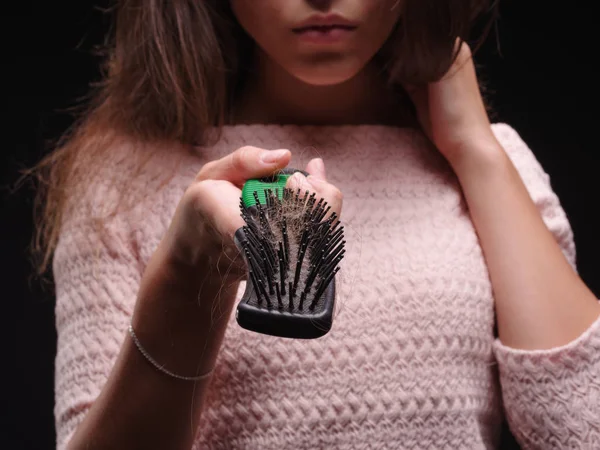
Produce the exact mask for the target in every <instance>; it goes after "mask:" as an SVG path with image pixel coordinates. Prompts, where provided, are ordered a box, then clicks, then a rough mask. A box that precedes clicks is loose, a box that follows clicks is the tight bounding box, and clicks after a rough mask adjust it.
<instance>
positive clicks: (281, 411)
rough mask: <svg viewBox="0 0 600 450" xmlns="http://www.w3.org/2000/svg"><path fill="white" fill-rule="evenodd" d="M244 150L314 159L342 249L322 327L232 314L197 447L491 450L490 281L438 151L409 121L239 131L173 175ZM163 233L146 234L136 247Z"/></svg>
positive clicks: (148, 246) (185, 180)
mask: <svg viewBox="0 0 600 450" xmlns="http://www.w3.org/2000/svg"><path fill="white" fill-rule="evenodd" d="M242 145H254V146H260V147H264V148H268V149H275V148H289V149H290V150H291V151H292V161H291V163H290V166H292V167H296V168H304V166H305V164H306V162H308V161H309V160H310V159H311V158H313V157H317V156H320V157H322V158H323V159H324V161H325V166H326V170H327V176H328V180H329V182H331V183H333V184H335V185H336V186H337V187H339V188H340V189H341V191H342V192H343V194H344V205H343V210H342V216H341V217H342V222H343V224H344V226H345V236H346V237H345V238H346V241H347V243H346V248H347V251H346V256H345V258H344V260H343V261H342V263H341V266H342V269H341V271H340V272H339V273H338V275H337V276H336V283H337V285H336V287H337V292H338V294H337V311H336V316H335V319H334V324H333V328H332V330H331V332H330V333H329V334H327V335H326V336H325V337H323V338H320V339H316V340H309V341H302V340H287V339H282V338H275V337H271V336H264V335H259V334H256V333H252V332H249V331H246V330H244V329H242V328H240V327H239V326H238V325H237V324H236V323H235V318H234V315H232V317H231V323H230V326H229V327H228V329H227V332H226V336H225V340H224V344H223V347H222V350H221V353H220V356H219V360H218V364H217V367H216V369H215V373H214V377H213V380H212V382H211V385H210V390H209V393H208V397H207V399H206V406H205V410H204V413H203V415H202V418H201V422H200V426H199V429H198V434H197V440H196V444H195V447H194V448H195V449H205V448H211V449H213V448H214V449H217V448H223V449H278V450H279V449H320V448H327V449H329V448H335V449H370V448H435V449H442V448H452V449H457V448H469V449H474V448H494V447H495V446H496V444H497V441H498V436H499V431H500V424H501V422H502V412H501V403H500V390H499V385H498V381H497V373H496V366H495V362H494V358H493V354H492V343H493V340H494V333H493V328H494V308H493V295H492V288H491V283H490V280H489V277H488V272H487V268H486V265H485V261H484V258H483V254H482V251H481V248H480V246H479V244H478V240H477V235H476V232H475V229H474V227H473V225H472V223H471V220H470V218H469V214H468V210H467V208H466V204H465V202H464V199H463V197H462V194H461V190H460V186H459V184H458V181H457V179H456V177H455V176H454V174H453V172H452V170H451V168H450V166H449V165H448V164H447V163H446V161H445V160H444V158H443V157H442V156H441V155H440V154H439V153H438V152H437V151H436V150H435V148H433V146H431V144H429V143H428V141H427V140H426V139H425V138H424V137H423V136H422V135H421V134H420V133H418V132H416V131H412V130H408V129H395V128H391V127H378V126H362V127H324V128H311V127H294V126H290V127H280V126H260V125H257V126H237V127H226V128H225V130H224V134H223V137H222V139H221V141H220V142H219V143H218V144H217V145H215V146H212V147H207V148H198V149H197V155H196V156H194V157H190V158H188V159H186V161H185V167H184V168H183V169H182V171H180V173H179V175H178V178H177V180H178V181H177V182H178V183H181V187H182V188H183V187H185V186H186V185H187V184H189V183H190V182H191V181H192V180H193V177H194V175H195V174H196V173H197V171H198V170H199V168H200V167H201V166H202V164H204V163H205V162H207V161H209V160H211V159H214V158H218V157H220V156H224V155H225V154H227V153H229V152H231V151H233V150H235V149H236V148H238V147H240V146H242ZM172 200H173V202H172V204H170V205H169V208H171V212H173V211H174V209H175V206H176V199H175V197H173V199H172ZM163 222H164V223H165V224H166V223H168V222H165V221H163ZM163 232H164V230H160V229H156V228H154V229H153V231H152V233H153V234H152V235H151V236H147V237H146V239H145V243H144V249H143V251H142V254H143V255H144V258H146V259H147V258H149V255H150V254H151V253H152V251H153V249H154V248H155V247H156V245H158V242H159V241H160V238H161V236H162V233H163ZM244 288H245V283H244V282H242V283H241V285H240V289H239V292H238V296H237V299H236V304H237V302H238V301H239V299H240V298H241V295H242V293H243V291H244Z"/></svg>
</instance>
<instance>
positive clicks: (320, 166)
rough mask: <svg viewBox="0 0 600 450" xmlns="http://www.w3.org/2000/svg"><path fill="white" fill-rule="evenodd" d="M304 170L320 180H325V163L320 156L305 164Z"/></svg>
mask: <svg viewBox="0 0 600 450" xmlns="http://www.w3.org/2000/svg"><path fill="white" fill-rule="evenodd" d="M306 171H307V172H308V173H309V174H310V175H312V176H314V177H317V178H320V179H321V180H324V181H325V180H327V174H326V173H325V164H324V163H323V160H322V159H321V158H313V159H311V160H310V161H309V162H308V164H307V165H306Z"/></svg>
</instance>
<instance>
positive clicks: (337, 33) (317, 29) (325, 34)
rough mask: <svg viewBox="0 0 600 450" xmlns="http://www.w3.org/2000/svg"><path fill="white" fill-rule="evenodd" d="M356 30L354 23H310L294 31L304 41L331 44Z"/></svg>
mask: <svg viewBox="0 0 600 450" xmlns="http://www.w3.org/2000/svg"><path fill="white" fill-rule="evenodd" d="M354 30H356V27H355V26H352V25H310V26H306V27H302V28H295V29H293V30H292V31H293V32H294V33H295V34H296V35H297V36H298V37H299V38H300V39H301V40H302V41H304V42H311V43H315V44H330V43H335V42H339V41H342V40H344V39H347V38H348V37H350V36H351V35H352V33H353V32H354Z"/></svg>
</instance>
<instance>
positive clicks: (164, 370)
mask: <svg viewBox="0 0 600 450" xmlns="http://www.w3.org/2000/svg"><path fill="white" fill-rule="evenodd" d="M129 334H130V335H131V338H132V339H133V342H135V346H136V347H137V348H138V350H139V351H140V353H141V354H142V355H144V358H146V359H147V360H148V361H149V362H150V363H151V364H152V365H153V366H154V367H156V368H157V369H158V370H160V371H161V372H162V373H164V374H166V375H169V376H170V377H172V378H177V379H178V380H185V381H199V380H202V379H204V378H208V377H209V376H211V375H212V373H213V370H212V369H211V370H209V371H208V372H206V373H203V374H202V375H196V376H193V377H186V376H183V375H177V374H176V373H173V372H171V371H169V370H167V369H165V368H164V367H163V366H161V365H160V364H159V363H157V362H156V360H155V359H154V358H152V356H150V355H149V354H148V352H147V351H146V350H145V349H144V347H142V344H141V343H140V340H139V339H138V337H137V336H136V335H135V332H134V331H133V326H132V325H131V324H129Z"/></svg>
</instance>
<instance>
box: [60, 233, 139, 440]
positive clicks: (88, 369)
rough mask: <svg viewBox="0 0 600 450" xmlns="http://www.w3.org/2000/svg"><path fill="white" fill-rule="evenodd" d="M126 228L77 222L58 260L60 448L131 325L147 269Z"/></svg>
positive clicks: (63, 236)
mask: <svg viewBox="0 0 600 450" xmlns="http://www.w3.org/2000/svg"><path fill="white" fill-rule="evenodd" d="M123 230H124V229H123V228H122V227H121V226H120V225H119V224H118V222H116V223H115V222H113V223H111V224H109V226H108V228H107V230H106V232H104V233H99V232H96V231H95V230H94V229H92V228H90V227H87V226H83V225H81V226H72V227H69V228H68V229H67V230H65V231H63V232H62V233H61V237H60V240H59V243H58V246H57V249H56V252H55V256H54V260H53V271H54V279H55V286H56V328H57V333H58V342H57V354H56V360H55V408H54V415H55V422H56V434H57V449H59V450H62V449H64V448H65V447H66V445H67V443H68V442H69V440H70V438H71V436H72V434H73V432H74V431H75V429H76V428H77V426H78V425H79V424H80V423H81V421H82V420H83V418H84V416H85V414H86V413H87V411H88V409H89V408H90V406H91V405H92V403H93V402H94V400H95V399H96V397H97V396H98V394H99V393H100V391H101V390H102V387H103V386H104V384H105V382H106V380H107V378H108V375H109V373H110V370H111V368H112V366H113V365H114V363H115V361H116V358H117V355H118V353H119V349H120V347H121V343H122V341H123V339H124V337H125V331H126V329H127V326H128V324H129V318H130V316H131V313H132V310H133V305H134V303H135V297H136V295H137V291H138V287H139V283H140V279H141V273H140V271H139V268H138V267H139V264H138V263H137V261H136V258H135V255H134V252H133V249H132V246H131V245H128V243H127V239H126V236H124V231H123Z"/></svg>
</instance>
